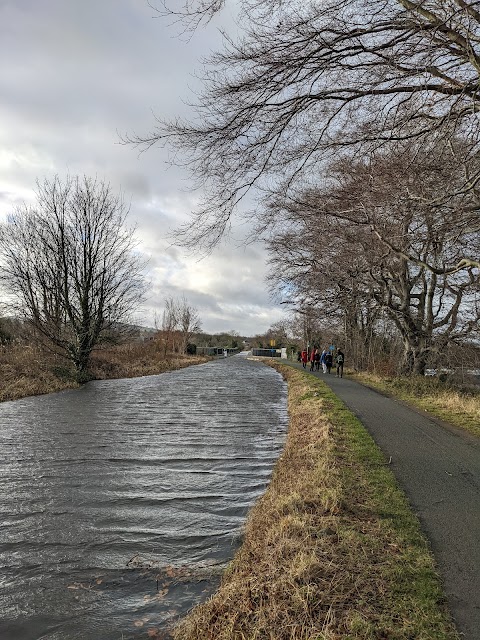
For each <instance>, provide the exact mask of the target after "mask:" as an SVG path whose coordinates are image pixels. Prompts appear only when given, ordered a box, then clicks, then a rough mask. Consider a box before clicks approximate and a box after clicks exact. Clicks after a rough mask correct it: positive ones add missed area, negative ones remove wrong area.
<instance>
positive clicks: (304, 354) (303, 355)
mask: <svg viewBox="0 0 480 640" xmlns="http://www.w3.org/2000/svg"><path fill="white" fill-rule="evenodd" d="M307 360H308V354H307V352H306V351H305V349H304V350H303V351H302V367H303V368H304V369H305V367H306V366H307Z"/></svg>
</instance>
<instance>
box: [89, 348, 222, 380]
mask: <svg viewBox="0 0 480 640" xmlns="http://www.w3.org/2000/svg"><path fill="white" fill-rule="evenodd" d="M208 360H210V358H208V357H205V356H189V355H182V354H167V357H165V355H164V351H163V348H162V347H161V345H159V344H158V343H156V342H155V341H154V340H151V341H150V342H144V343H142V342H132V343H128V344H124V345H119V346H116V347H111V348H110V349H102V350H99V351H96V352H94V353H93V354H92V358H91V364H90V371H91V373H92V375H93V376H94V378H95V379H97V380H108V379H111V378H135V377H137V376H150V375H155V374H158V373H163V372H164V371H171V370H172V369H181V368H183V367H189V366H191V365H193V364H201V363H202V362H207V361H208Z"/></svg>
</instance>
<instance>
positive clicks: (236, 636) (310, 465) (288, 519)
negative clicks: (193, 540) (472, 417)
mask: <svg viewBox="0 0 480 640" xmlns="http://www.w3.org/2000/svg"><path fill="white" fill-rule="evenodd" d="M273 366H275V367H276V368H277V369H278V370H279V371H280V372H281V373H282V375H283V376H284V377H285V378H286V380H287V381H288V386H289V396H288V397H289V400H288V402H289V413H290V427H289V433H288V437H287V441H286V444H285V449H284V451H283V453H282V456H281V457H280V458H279V460H278V462H277V464H276V466H275V469H274V472H273V475H272V479H271V482H270V485H269V487H268V489H267V491H266V493H265V494H264V496H263V497H262V498H261V499H260V500H259V501H258V502H257V503H256V505H255V506H254V507H253V509H252V510H251V512H250V514H249V517H248V520H247V523H246V527H245V539H244V543H243V545H242V547H241V549H240V550H239V551H238V553H237V554H236V556H235V558H234V560H233V561H232V563H231V564H230V565H229V568H228V569H227V571H226V573H225V575H224V577H223V581H222V585H221V587H220V589H219V590H218V591H217V593H216V594H215V595H214V596H212V597H211V598H210V599H209V600H208V601H207V602H206V603H204V604H202V605H199V606H198V607H196V608H195V609H194V610H193V611H192V612H191V614H190V615H189V616H188V617H187V618H186V619H184V620H183V621H182V622H181V623H180V624H179V626H178V627H177V628H176V630H175V632H174V638H175V639H176V640H267V639H269V640H337V639H340V638H342V639H343V640H346V639H353V638H355V639H363V640H380V639H383V640H387V639H388V640H413V639H415V640H454V639H458V635H457V634H456V631H455V630H454V628H453V626H452V623H451V621H450V618H449V614H448V612H447V610H446V606H445V602H444V598H443V595H442V591H441V586H440V583H439V579H438V577H437V574H436V572H435V567H434V563H433V559H432V556H431V554H430V551H429V547H428V544H427V542H426V540H425V538H424V537H423V535H422V534H421V531H420V527H419V523H418V521H417V519H416V518H415V517H414V515H413V514H412V512H411V510H410V508H409V505H408V502H407V500H406V498H405V496H404V494H403V493H402V492H401V491H400V490H399V489H398V487H397V485H396V482H395V480H394V478H393V475H392V473H391V472H390V470H389V469H388V465H386V463H385V460H384V458H383V455H382V453H381V452H380V451H379V449H378V448H377V447H376V445H375V443H374V442H373V440H372V439H371V437H370V436H369V435H368V434H367V432H366V431H365V429H364V428H363V427H362V425H361V424H360V423H359V422H358V420H357V419H356V418H355V417H354V416H353V414H352V413H350V412H349V411H348V410H347V409H346V408H345V406H344V405H343V404H342V403H341V402H340V401H339V400H338V399H337V398H336V397H335V396H334V395H333V393H332V392H331V391H330V390H329V389H328V388H327V387H326V385H324V384H323V382H322V381H321V380H318V379H316V378H314V377H313V376H308V375H305V374H304V373H302V372H299V371H296V370H294V369H292V368H289V367H285V366H282V365H279V364H276V363H275V365H273Z"/></svg>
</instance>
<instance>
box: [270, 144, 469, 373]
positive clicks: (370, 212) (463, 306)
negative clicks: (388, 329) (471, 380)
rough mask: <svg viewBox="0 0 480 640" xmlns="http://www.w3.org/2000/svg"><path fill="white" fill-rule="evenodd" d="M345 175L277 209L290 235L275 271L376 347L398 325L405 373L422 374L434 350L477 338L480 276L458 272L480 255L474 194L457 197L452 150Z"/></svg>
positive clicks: (399, 158)
mask: <svg viewBox="0 0 480 640" xmlns="http://www.w3.org/2000/svg"><path fill="white" fill-rule="evenodd" d="M335 171H336V173H335V177H336V180H334V178H333V176H334V174H333V167H332V180H331V182H330V184H329V185H328V186H325V187H324V188H317V189H315V188H311V189H309V190H307V191H305V192H304V193H303V194H298V196H297V198H295V199H285V200H284V202H283V205H282V204H281V202H280V201H278V202H277V205H278V206H277V209H276V212H275V215H276V216H277V217H281V218H282V219H283V221H284V231H283V232H282V233H279V234H274V235H273V237H272V240H271V242H270V249H271V251H272V261H273V262H272V264H273V271H274V273H276V274H277V276H276V277H277V279H278V278H280V279H283V281H284V282H285V283H286V285H287V287H291V286H292V285H293V286H294V287H295V290H296V291H297V294H298V295H300V296H301V297H302V298H303V299H304V300H309V301H310V302H311V301H315V303H316V304H317V305H321V306H323V307H325V309H326V310H327V312H328V314H329V316H330V317H335V315H337V317H338V315H339V314H340V315H341V316H342V317H343V318H344V322H345V333H346V335H347V336H351V335H352V334H356V335H358V336H359V337H360V336H362V335H363V337H364V339H365V341H366V344H367V343H368V342H371V340H372V337H373V335H374V330H375V327H376V326H379V323H382V322H384V320H385V317H387V318H389V320H390V322H391V323H393V324H394V326H395V327H396V329H397V331H398V332H399V334H400V335H401V337H402V340H403V344H404V358H403V360H404V361H403V369H404V371H406V372H414V373H421V372H423V370H424V368H425V365H426V362H427V359H428V358H429V357H431V354H432V353H433V352H434V351H438V350H440V351H441V350H443V349H445V348H446V346H447V345H448V344H450V343H452V342H455V341H459V340H464V339H466V338H468V337H470V336H472V335H473V334H474V332H475V331H476V330H477V329H478V324H479V322H480V315H479V308H478V306H479V305H478V296H479V291H480V273H479V269H478V268H476V267H475V266H465V267H464V268H462V269H450V268H448V265H452V264H453V265H455V264H457V263H458V262H459V259H460V256H461V255H462V254H463V253H464V251H465V249H466V248H467V247H468V248H469V249H470V250H471V251H472V252H473V253H474V255H478V254H479V253H480V233H478V232H473V231H472V229H471V227H470V226H469V225H466V224H464V217H463V210H464V199H465V197H466V194H465V193H464V192H463V191H462V190H459V191H457V194H456V196H455V197H454V196H453V195H452V194H453V193H454V192H455V190H456V185H458V184H459V182H460V183H461V182H462V180H463V176H462V175H460V176H459V175H458V171H459V168H458V164H457V159H456V158H453V159H451V162H450V160H449V158H448V156H446V155H445V153H444V148H443V146H440V147H438V148H437V149H436V153H432V150H428V152H427V151H426V150H424V149H422V148H421V146H418V147H417V148H415V146H413V147H412V146H409V148H407V149H405V148H404V149H403V150H401V153H400V151H399V152H398V153H397V154H391V155H388V156H387V155H385V154H383V153H381V154H378V155H377V157H376V158H374V159H370V161H367V162H366V161H357V162H353V161H350V162H346V161H343V162H340V163H338V164H337V166H336V169H335ZM445 192H447V193H450V196H449V197H448V198H444V194H445ZM470 196H471V193H469V194H468V197H470ZM457 216H458V217H457ZM378 229H381V237H379V236H380V234H379V233H378ZM392 245H393V246H395V247H398V251H392V250H391V246H392ZM280 264H282V265H283V270H282V271H280V269H279V265H280ZM279 274H281V275H279ZM385 314H386V316H385Z"/></svg>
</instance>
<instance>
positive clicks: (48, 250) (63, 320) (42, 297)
mask: <svg viewBox="0 0 480 640" xmlns="http://www.w3.org/2000/svg"><path fill="white" fill-rule="evenodd" d="M127 213H128V210H127V208H126V207H125V205H124V203H123V201H122V199H121V198H120V197H119V196H116V195H114V194H113V193H112V191H111V189H110V186H109V185H108V184H106V183H105V182H103V181H98V180H96V179H94V180H93V179H90V178H87V177H83V178H80V177H75V178H68V179H67V180H65V181H63V182H62V181H61V180H60V179H59V178H58V177H55V178H54V179H53V180H45V181H44V182H42V183H38V184H37V201H36V204H35V205H34V206H31V207H30V206H26V205H24V206H23V207H20V208H17V209H16V210H15V211H14V212H13V213H12V214H11V215H10V216H9V217H8V219H7V222H6V223H5V224H3V225H2V226H1V229H0V260H1V270H0V277H1V282H2V285H3V286H4V288H5V289H6V290H7V291H8V292H9V294H10V301H11V305H12V307H13V308H14V310H15V312H16V313H17V314H22V315H23V316H24V317H25V318H27V319H28V320H29V322H30V323H31V324H32V325H33V326H34V327H35V329H36V330H37V331H38V332H39V333H40V335H42V336H43V337H44V338H45V339H46V340H47V342H48V343H49V344H51V345H53V346H54V347H55V348H57V349H60V351H61V353H63V354H64V355H66V356H67V357H68V358H69V359H70V360H71V361H72V362H73V363H74V365H75V367H76V370H77V373H78V375H79V378H82V377H84V376H85V374H86V371H87V369H88V364H89V358H90V354H91V352H92V350H93V349H94V348H95V347H96V346H98V345H99V344H100V343H101V342H102V341H103V339H104V338H105V337H106V336H107V334H109V333H110V332H111V331H112V330H118V328H119V324H120V323H125V322H128V321H129V319H130V315H131V313H132V312H134V311H136V310H137V309H138V306H139V304H140V303H141V301H142V298H143V294H144V291H145V285H144V279H143V275H142V269H143V266H144V265H143V263H142V261H141V259H140V257H139V255H138V254H136V253H135V251H134V248H135V240H134V235H133V233H134V232H133V229H128V228H126V227H125V222H126V216H127Z"/></svg>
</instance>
